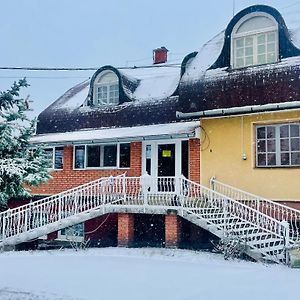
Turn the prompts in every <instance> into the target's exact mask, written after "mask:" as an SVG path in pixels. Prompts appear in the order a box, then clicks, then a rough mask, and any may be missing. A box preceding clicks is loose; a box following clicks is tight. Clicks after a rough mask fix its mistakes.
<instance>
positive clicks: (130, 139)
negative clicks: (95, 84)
mask: <svg viewBox="0 0 300 300" xmlns="http://www.w3.org/2000/svg"><path fill="white" fill-rule="evenodd" d="M194 137H196V130H194V131H193V132H189V133H175V134H173V135H170V134H162V135H149V136H139V137H124V138H106V139H97V138H95V139H93V140H73V141H72V140H60V141H45V142H42V141H36V142H31V145H32V146H34V145H38V144H43V145H47V146H58V145H66V144H67V145H83V144H84V145H90V144H97V145H98V144H108V143H126V142H142V141H152V140H165V139H186V138H194Z"/></svg>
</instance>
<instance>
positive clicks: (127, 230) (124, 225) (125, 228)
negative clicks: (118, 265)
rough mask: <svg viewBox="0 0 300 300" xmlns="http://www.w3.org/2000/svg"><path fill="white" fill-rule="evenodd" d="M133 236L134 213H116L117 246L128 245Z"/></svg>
mask: <svg viewBox="0 0 300 300" xmlns="http://www.w3.org/2000/svg"><path fill="white" fill-rule="evenodd" d="M133 237H134V215H133V214H118V246H119V247H128V246H130V245H131V244H132V242H133Z"/></svg>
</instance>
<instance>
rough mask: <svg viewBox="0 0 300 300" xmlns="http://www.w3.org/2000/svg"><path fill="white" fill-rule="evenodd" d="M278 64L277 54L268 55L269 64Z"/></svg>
mask: <svg viewBox="0 0 300 300" xmlns="http://www.w3.org/2000/svg"><path fill="white" fill-rule="evenodd" d="M273 62H276V57H275V53H268V54H267V63H273Z"/></svg>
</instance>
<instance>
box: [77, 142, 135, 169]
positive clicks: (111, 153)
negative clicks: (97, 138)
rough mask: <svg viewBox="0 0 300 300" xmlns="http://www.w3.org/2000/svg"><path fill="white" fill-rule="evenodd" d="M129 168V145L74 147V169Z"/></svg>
mask: <svg viewBox="0 0 300 300" xmlns="http://www.w3.org/2000/svg"><path fill="white" fill-rule="evenodd" d="M129 167H130V144H129V143H124V144H123V143H122V144H107V145H86V146H85V145H80V146H75V150H74V169H84V168H129Z"/></svg>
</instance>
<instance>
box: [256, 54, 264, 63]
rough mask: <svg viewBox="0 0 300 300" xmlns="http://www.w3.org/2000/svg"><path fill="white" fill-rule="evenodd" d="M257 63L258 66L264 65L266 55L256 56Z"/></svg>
mask: <svg viewBox="0 0 300 300" xmlns="http://www.w3.org/2000/svg"><path fill="white" fill-rule="evenodd" d="M257 63H258V64H259V65H261V64H265V63H266V55H265V54H262V55H258V56H257Z"/></svg>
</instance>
